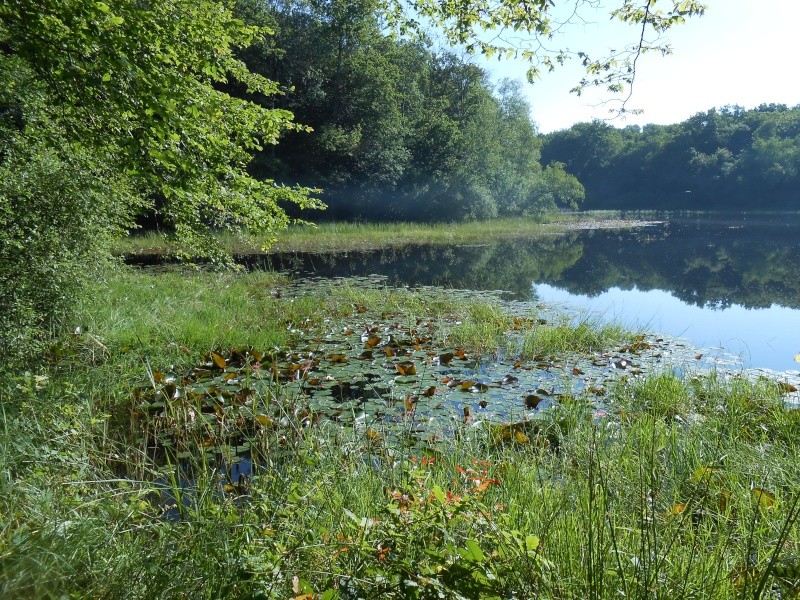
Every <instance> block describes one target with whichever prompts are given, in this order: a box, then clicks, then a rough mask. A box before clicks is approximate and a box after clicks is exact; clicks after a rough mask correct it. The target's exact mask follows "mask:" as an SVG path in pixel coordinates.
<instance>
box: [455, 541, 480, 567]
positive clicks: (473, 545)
mask: <svg viewBox="0 0 800 600" xmlns="http://www.w3.org/2000/svg"><path fill="white" fill-rule="evenodd" d="M458 553H459V554H460V555H461V558H463V559H464V560H468V561H470V562H476V563H482V562H485V561H486V556H484V554H483V551H482V550H481V547H480V546H479V545H478V542H477V541H475V540H474V539H472V538H470V539H468V540H467V541H466V547H465V548H459V549H458Z"/></svg>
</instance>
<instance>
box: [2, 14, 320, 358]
mask: <svg viewBox="0 0 800 600" xmlns="http://www.w3.org/2000/svg"><path fill="white" fill-rule="evenodd" d="M262 33H263V32H262V31H260V30H259V29H258V28H255V27H252V26H246V25H245V24H244V23H243V22H242V21H241V20H239V19H236V18H235V17H234V16H233V14H232V13H231V11H230V10H228V9H226V8H225V7H224V6H223V5H222V4H220V3H218V2H215V1H213V0H204V1H200V2H197V1H194V0H193V1H191V2H187V1H185V0H175V1H171V2H164V3H156V4H154V5H149V6H146V5H143V4H141V3H140V2H136V1H133V0H121V1H119V2H115V3H113V7H112V6H110V5H108V4H106V3H103V2H85V1H82V0H69V1H65V2H55V1H45V2H40V1H33V0H20V1H19V2H13V3H4V4H2V6H0V81H1V82H2V87H0V142H2V152H0V174H1V176H0V180H1V181H2V184H1V185H0V286H2V289H3V290H4V293H3V295H2V300H0V302H1V304H0V314H1V315H2V317H0V319H1V320H0V331H2V337H0V349H2V350H3V351H4V352H15V351H17V350H21V349H22V348H24V347H27V346H29V345H30V344H29V343H30V342H33V341H34V340H35V339H36V338H40V337H42V334H46V333H47V331H48V330H49V329H50V328H51V327H54V326H55V325H57V324H58V322H59V320H60V317H61V316H62V315H63V314H64V313H65V312H67V311H68V310H69V309H70V304H71V298H72V297H73V295H74V294H75V293H76V291H77V290H78V289H79V288H80V280H81V278H85V277H87V276H89V275H90V274H91V273H90V269H89V267H90V266H93V265H95V264H97V263H98V262H99V261H101V260H102V259H103V258H105V257H107V251H106V248H105V246H104V244H103V241H104V240H106V239H108V237H109V236H111V235H114V234H117V233H119V232H120V231H121V230H122V229H123V228H124V227H126V226H130V225H131V224H132V223H133V219H134V217H135V216H136V215H137V214H140V213H141V212H142V211H145V210H150V211H156V212H158V214H159V215H160V216H161V218H162V219H163V220H164V221H165V222H167V223H169V224H170V225H171V226H172V227H173V228H174V230H175V232H176V233H177V234H178V235H180V237H181V238H182V239H183V241H184V242H185V243H186V244H188V247H189V248H190V250H191V251H192V252H193V253H195V254H206V255H209V254H213V251H214V248H213V246H210V245H209V244H208V238H207V237H204V236H203V234H204V232H208V231H210V230H211V229H212V228H214V229H219V228H233V229H245V230H250V229H254V230H261V231H270V230H274V229H276V228H279V227H281V226H283V225H285V224H286V222H287V217H286V214H285V213H284V212H283V210H281V208H280V207H279V206H278V202H284V201H289V202H295V203H297V204H298V205H300V206H312V205H315V203H314V201H312V200H310V199H309V197H308V194H307V191H306V190H303V189H300V188H287V187H283V186H280V185H276V184H275V183H274V182H273V181H272V180H269V179H263V178H262V179H255V178H253V177H251V176H250V175H249V174H248V172H247V171H246V165H247V163H248V162H249V159H250V152H251V151H252V150H255V149H258V148H261V147H262V144H264V143H274V142H276V141H277V139H278V137H279V136H280V135H281V133H282V132H284V131H286V130H288V129H297V128H298V126H296V125H294V124H293V122H292V121H291V114H290V113H288V112H286V111H282V110H277V109H267V108H264V107H262V106H259V105H257V104H254V103H253V102H250V101H247V100H243V99H237V98H233V97H231V96H229V95H228V94H225V93H223V92H222V91H220V90H219V89H218V88H219V86H220V85H221V84H222V83H223V82H226V81H229V80H236V81H239V82H241V85H243V86H245V87H246V89H248V90H250V91H251V92H258V93H261V94H271V93H275V92H276V91H277V88H276V86H275V84H273V83H272V82H270V81H268V80H266V79H264V78H263V77H260V76H258V75H254V74H252V73H250V72H248V71H247V69H246V67H245V65H244V63H242V62H241V61H240V60H238V59H237V58H236V57H235V56H234V49H236V48H241V47H244V46H247V45H248V44H250V43H251V42H252V41H253V40H254V39H255V38H256V37H258V36H259V35H261V34H262Z"/></svg>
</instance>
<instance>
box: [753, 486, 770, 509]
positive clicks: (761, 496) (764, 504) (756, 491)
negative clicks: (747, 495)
mask: <svg viewBox="0 0 800 600" xmlns="http://www.w3.org/2000/svg"><path fill="white" fill-rule="evenodd" d="M753 497H754V498H755V499H756V502H758V506H759V507H760V508H772V507H774V506H775V494H773V493H772V492H768V491H767V490H765V489H763V488H757V487H756V488H753Z"/></svg>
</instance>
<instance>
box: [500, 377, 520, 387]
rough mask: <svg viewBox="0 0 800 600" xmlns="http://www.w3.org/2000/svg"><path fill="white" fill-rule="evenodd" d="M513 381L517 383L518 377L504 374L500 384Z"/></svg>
mask: <svg viewBox="0 0 800 600" xmlns="http://www.w3.org/2000/svg"><path fill="white" fill-rule="evenodd" d="M514 383H519V377H514V376H513V375H506V376H505V377H503V379H501V380H500V385H512V384H514Z"/></svg>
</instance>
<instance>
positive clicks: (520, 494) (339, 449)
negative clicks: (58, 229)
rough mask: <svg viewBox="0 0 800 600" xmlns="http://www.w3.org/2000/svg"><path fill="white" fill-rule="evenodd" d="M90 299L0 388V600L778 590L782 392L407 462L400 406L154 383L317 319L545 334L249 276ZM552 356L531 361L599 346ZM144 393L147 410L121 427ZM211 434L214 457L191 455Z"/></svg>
mask: <svg viewBox="0 0 800 600" xmlns="http://www.w3.org/2000/svg"><path fill="white" fill-rule="evenodd" d="M97 285H98V286H99V287H100V288H102V289H103V290H104V292H105V293H104V294H102V295H99V296H98V298H100V297H101V296H102V299H98V300H95V301H94V303H93V304H91V305H88V304H87V305H86V306H85V307H83V309H84V310H83V312H84V318H83V321H82V323H81V326H82V328H83V329H82V330H81V332H80V333H76V334H75V335H73V336H71V337H69V338H67V339H65V340H64V341H63V342H62V344H61V346H60V347H59V348H58V349H54V351H53V356H52V357H51V360H52V364H51V365H50V367H49V368H47V369H43V370H40V371H36V372H30V373H24V372H12V373H5V374H4V376H3V378H2V379H0V401H1V405H2V417H3V421H2V427H0V515H2V517H0V597H3V598H86V597H89V598H93V597H98V598H100V597H102V598H186V597H192V598H195V597H197V598H280V599H285V598H304V599H306V600H311V599H321V598H327V599H333V598H340V599H350V598H365V599H368V598H398V599H399V598H468V599H471V598H503V599H506V598H509V599H510V598H554V599H555V598H558V599H561V598H563V599H567V598H570V599H571V598H619V597H626V598H642V599H644V598H736V597H739V598H788V597H794V596H796V595H797V593H798V577H800V558H798V557H800V532H798V528H797V524H796V521H797V517H798V496H797V491H798V488H797V481H800V462H798V460H797V456H798V439H800V412H799V411H798V410H797V409H793V408H792V407H787V406H786V405H785V403H784V394H785V393H786V392H787V391H789V390H788V389H787V386H786V385H785V384H779V383H775V382H772V381H769V380H766V379H762V380H758V381H749V380H747V379H745V378H743V377H730V376H725V375H723V374H710V375H698V376H689V377H687V378H685V379H681V378H678V377H677V376H676V375H674V374H673V373H672V372H671V371H669V370H665V371H664V372H661V373H655V374H652V375H648V376H646V377H645V376H629V377H623V378H621V379H619V380H617V381H616V383H614V384H613V385H612V386H610V389H609V390H608V394H607V397H606V399H605V401H604V402H603V403H602V404H598V403H597V399H596V397H595V396H594V395H593V394H587V395H566V394H564V395H562V396H559V398H558V400H557V401H554V402H553V404H552V405H551V406H550V407H549V408H548V409H546V410H543V411H541V412H540V413H538V414H536V418H531V419H527V420H514V421H506V422H497V423H489V422H485V421H484V422H475V421H473V420H472V419H469V418H467V416H466V415H464V416H463V417H462V415H460V414H457V415H455V416H454V419H453V423H452V428H451V432H450V435H449V437H448V438H447V439H446V443H444V444H443V443H437V444H430V445H429V446H427V447H426V446H425V445H424V444H423V445H420V444H419V443H415V444H413V445H411V444H408V443H406V442H405V439H406V438H405V437H404V436H403V435H402V432H403V431H409V432H410V430H411V428H412V427H414V425H415V420H414V410H413V403H409V404H410V407H409V410H408V415H407V416H406V417H404V418H399V419H397V420H394V421H375V422H372V423H365V422H361V421H359V420H358V419H356V420H355V421H353V423H352V425H348V426H342V425H341V424H338V423H335V422H331V421H329V420H325V419H320V418H317V415H315V413H314V410H312V409H311V407H310V406H309V403H308V398H306V397H304V396H302V395H300V394H298V393H296V392H294V391H290V390H292V389H293V388H291V386H283V385H281V384H280V381H281V380H280V378H279V379H278V380H276V381H275V382H271V380H270V379H269V378H268V379H267V380H266V383H265V385H264V386H261V387H256V386H253V390H254V391H253V392H252V394H249V395H246V396H242V397H239V399H238V400H239V401H241V404H240V405H237V404H236V402H234V401H233V400H232V399H231V397H230V396H227V397H223V396H224V394H222V393H221V392H220V398H221V400H220V401H219V402H217V404H212V405H211V406H210V411H209V412H207V411H206V407H205V406H203V405H200V404H198V403H192V402H191V401H183V400H181V398H184V399H190V396H189V395H185V396H180V394H178V393H177V390H178V386H177V384H175V385H174V386H172V387H171V385H172V384H171V380H170V379H169V376H168V373H169V372H170V368H171V367H170V366H171V365H172V364H173V363H179V364H180V365H182V366H181V367H180V369H188V371H189V372H192V373H195V374H197V373H198V371H197V369H199V368H201V367H199V366H198V364H199V360H200V359H199V355H200V354H201V353H205V355H206V358H204V359H203V360H205V361H206V363H201V364H208V366H207V367H202V368H204V369H208V370H209V371H213V372H214V373H216V374H219V376H220V377H221V376H223V375H224V374H225V373H226V372H227V371H226V370H225V368H226V367H229V365H228V364H227V363H228V362H230V361H231V360H232V354H231V353H228V352H226V353H223V354H224V356H223V354H217V353H211V354H209V353H210V351H212V350H214V349H220V348H224V347H226V346H229V345H233V344H235V345H236V346H238V347H242V346H245V345H252V346H254V347H258V348H261V349H262V351H263V352H267V351H268V350H269V349H270V348H275V347H281V346H290V345H292V344H293V343H296V341H297V340H298V339H306V337H307V335H308V332H310V331H314V330H315V329H314V328H316V327H320V328H322V329H320V331H329V329H325V328H326V327H329V328H330V327H334V329H336V328H338V327H339V326H338V325H337V324H336V323H338V321H336V319H337V318H339V317H341V316H348V318H352V319H353V320H354V321H353V322H354V323H359V322H363V323H366V324H368V325H369V324H370V323H372V322H373V321H374V320H375V319H378V318H379V317H385V318H384V319H383V320H382V321H381V322H384V321H385V322H387V323H394V322H397V324H398V327H397V328H393V329H390V331H391V332H395V331H401V330H402V331H411V330H412V329H419V328H421V327H423V326H425V325H426V324H428V323H439V324H440V325H439V326H441V331H440V337H441V340H442V341H441V343H443V344H445V343H446V344H452V345H456V344H458V345H463V347H464V348H470V351H471V352H472V351H482V352H483V351H487V352H492V351H493V348H494V349H495V350H496V349H497V347H496V345H495V344H496V343H502V342H499V341H498V340H501V339H502V338H503V335H502V334H501V333H498V332H505V335H506V336H507V335H511V336H519V337H520V338H523V337H526V336H527V337H528V338H529V337H530V336H532V335H535V332H536V330H537V329H544V328H546V327H550V326H549V325H547V324H546V323H541V322H540V321H539V319H538V318H537V317H536V316H535V315H531V316H527V317H520V316H519V315H510V314H507V313H506V312H504V310H503V308H502V306H501V305H500V304H497V303H492V302H491V301H490V300H489V299H482V300H481V299H472V300H466V299H459V298H458V297H456V296H454V295H453V294H436V293H433V295H429V296H425V295H421V294H417V293H412V292H410V291H407V290H405V291H404V290H388V289H384V288H381V287H372V288H362V287H359V286H356V285H352V284H345V283H343V282H340V283H337V284H334V285H332V286H330V285H326V284H323V283H321V282H318V283H315V284H314V286H316V287H315V289H314V290H308V289H306V288H303V290H304V291H303V293H302V295H300V294H298V293H297V290H298V288H296V287H293V286H294V283H293V282H290V281H288V280H286V279H284V278H282V277H279V276H275V275H271V274H252V275H251V274H236V275H212V274H202V273H194V274H186V273H184V274H161V275H148V274H143V273H136V272H123V273H118V274H113V275H109V277H108V279H107V280H106V281H98V284H97ZM384 313H385V314H384ZM445 323H447V324H448V326H447V327H445V326H444V324H445ZM331 324H333V325H331ZM553 327H554V328H557V327H565V326H563V325H555V326H553ZM578 327H579V328H581V327H589V324H586V323H584V324H582V325H579V326H578ZM459 328H461V330H463V331H461V333H459V331H460V329H459ZM470 329H471V331H470ZM357 334H358V332H356V333H353V335H357ZM342 335H346V332H342ZM369 335H372V334H369ZM437 335H439V334H437ZM571 335H573V334H569V333H567V330H566V329H564V330H562V331H561V332H560V333H558V334H557V335H556V337H557V338H558V339H559V340H561V341H560V342H559V344H557V345H553V346H549V347H548V349H547V353H548V354H550V353H558V352H563V351H565V350H566V349H569V351H575V350H579V349H580V350H586V349H590V348H596V347H599V346H600V345H602V340H611V339H613V340H615V342H614V343H616V338H614V336H610V335H603V336H600V337H598V338H595V337H594V336H591V335H588V334H587V333H586V332H582V333H580V334H574V335H575V338H574V339H572V338H571V337H570V336H571ZM304 336H306V337H304ZM457 336H463V337H457ZM492 336H495V337H492ZM375 337H382V338H384V341H385V339H386V338H388V335H387V333H385V332H383V330H382V331H381V332H380V333H379V334H376V336H375ZM486 339H493V340H495V341H493V342H491V343H489V344H486V345H485V346H481V343H483V342H482V340H486ZM570 339H572V342H571V343H576V344H577V347H571V346H569V344H566V342H565V340H570ZM370 343H371V342H370V341H369V338H368V339H367V342H366V344H368V345H369V344H370ZM426 343H428V342H426ZM537 343H538V342H537ZM634 343H641V342H634ZM469 344H474V346H469ZM387 347H392V346H390V345H387ZM401 347H402V346H401ZM375 348H376V349H377V348H379V346H378V345H377V342H376V346H375ZM538 348H539V346H537V349H538ZM262 351H258V350H252V353H250V351H249V350H248V351H246V352H245V351H241V352H242V355H246V356H247V357H249V358H248V360H249V361H250V362H249V363H247V364H248V365H249V366H248V367H247V368H243V369H241V370H238V371H236V372H235V373H234V374H233V375H232V376H231V377H229V376H228V375H225V377H226V378H228V379H229V381H233V380H234V379H237V378H240V377H248V376H252V377H255V376H256V375H257V374H258V373H259V369H262V367H260V366H259V367H258V368H256V367H255V366H254V365H256V364H259V365H260V364H261V363H262V362H264V364H267V363H266V362H265V360H264V356H265V355H262ZM220 352H221V350H220ZM387 356H388V355H387ZM225 357H227V359H226V358H225ZM437 357H438V358H440V356H439V355H437ZM455 360H457V359H455ZM180 369H179V368H178V367H177V366H176V367H175V369H174V370H180ZM214 369H216V371H214ZM248 369H249V370H248ZM262 370H263V369H262ZM198 381H203V379H202V378H201V377H199V376H198ZM137 390H138V391H137ZM148 390H149V391H148ZM193 390H194V391H193V392H192V393H200V392H199V391H198V390H197V389H195V388H193ZM165 393H166V395H164V396H162V397H161V407H160V408H159V410H158V411H157V412H150V413H148V412H147V411H143V410H140V409H139V408H138V407H139V406H140V404H137V402H141V401H144V400H147V401H148V402H150V401H152V400H154V399H155V400H157V399H158V398H159V396H158V394H162V395H163V394H165ZM203 393H207V394H211V395H214V394H216V393H217V392H213V391H212V390H210V389H209V388H208V386H206V387H205V388H203ZM437 393H438V392H437ZM187 394H188V393H187ZM407 400H408V399H407ZM398 432H400V433H398ZM245 433H246V434H247V436H246V439H245V436H244V434H245ZM222 436H226V437H227V438H228V439H230V440H234V441H233V442H232V443H231V444H229V445H228V446H226V448H227V449H226V450H225V451H217V450H214V451H211V449H212V445H213V444H214V443H215V440H216V439H218V438H220V437H222ZM167 438H168V441H169V443H166V442H164V440H166V439H167ZM239 438H241V439H239ZM251 465H252V466H251Z"/></svg>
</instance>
